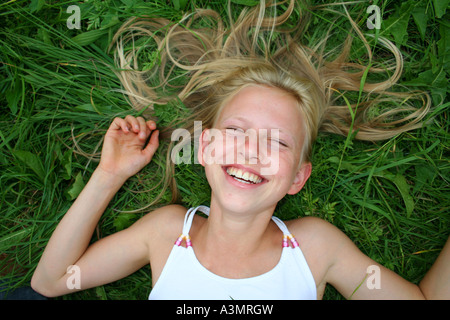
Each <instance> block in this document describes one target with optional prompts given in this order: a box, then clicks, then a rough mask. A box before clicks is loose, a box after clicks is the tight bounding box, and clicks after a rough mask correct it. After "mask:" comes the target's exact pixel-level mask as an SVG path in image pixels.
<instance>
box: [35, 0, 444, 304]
mask: <svg viewBox="0 0 450 320" xmlns="http://www.w3.org/2000/svg"><path fill="white" fill-rule="evenodd" d="M268 8H272V9H273V8H276V6H275V5H274V4H272V3H265V1H261V4H260V5H259V6H257V7H255V8H253V9H252V10H250V11H248V12H247V11H244V12H243V13H242V14H241V15H240V16H239V17H238V19H237V21H236V22H235V23H234V24H233V25H231V26H230V28H229V30H225V29H224V28H223V26H222V22H221V20H220V19H219V16H218V14H217V13H215V12H212V11H209V10H199V11H198V12H197V13H196V15H193V16H192V19H190V20H188V18H186V19H185V20H183V21H182V22H183V23H186V28H182V27H181V24H177V25H175V26H173V27H170V28H169V30H168V32H167V34H166V35H165V36H164V39H163V38H160V37H159V36H158V31H159V30H161V29H164V27H165V26H166V25H167V24H168V23H169V22H168V21H166V20H162V19H154V20H150V21H144V20H138V21H134V22H130V23H127V24H126V25H125V26H124V27H123V29H122V30H120V31H119V33H118V34H119V35H121V34H122V33H123V32H125V31H126V32H127V33H125V35H124V36H123V37H122V38H119V37H117V39H116V43H117V46H118V50H117V53H118V54H117V57H118V63H119V66H120V70H121V71H120V73H119V77H120V79H121V81H122V83H123V85H124V88H125V89H126V91H127V93H128V94H129V97H130V101H131V103H132V104H133V106H134V107H135V108H137V109H139V110H141V109H142V108H148V109H147V110H149V111H151V108H149V105H153V104H155V103H158V104H166V103H169V102H171V101H172V100H173V99H174V97H175V98H179V99H181V100H182V101H183V102H184V103H185V104H186V106H188V107H189V108H191V109H192V119H196V120H201V121H202V124H203V126H204V127H206V129H205V130H204V131H203V132H202V134H201V136H200V139H199V141H198V143H199V148H198V154H197V157H198V161H199V163H200V164H201V165H202V166H203V167H204V169H205V173H206V177H207V179H208V183H209V185H210V186H211V200H210V207H209V208H208V207H204V206H200V207H197V208H191V209H189V210H186V208H184V207H182V206H179V205H169V206H165V207H162V208H159V209H157V210H154V211H153V212H151V213H149V214H147V215H145V216H144V217H143V218H141V219H140V220H139V221H137V222H136V223H135V224H133V225H132V226H131V227H130V228H128V229H126V230H123V231H121V232H118V233H116V234H113V235H111V236H108V237H106V238H103V239H101V240H99V241H97V242H95V243H94V244H92V245H89V242H90V239H91V236H92V233H93V231H94V229H95V227H96V225H97V223H98V221H99V219H100V217H101V215H102V213H103V211H104V210H105V208H106V206H107V205H108V203H109V201H110V200H111V199H112V197H113V196H114V194H115V193H116V192H117V191H118V190H119V189H120V188H121V186H122V185H123V183H124V182H125V181H126V180H127V179H128V178H129V177H131V176H132V175H134V174H136V173H137V172H138V171H140V170H141V169H142V168H143V167H144V166H145V165H147V164H148V163H149V162H150V161H151V159H152V157H153V155H154V153H155V152H156V150H157V148H158V145H159V130H158V129H157V126H156V123H155V121H153V120H148V121H145V120H144V118H143V117H132V116H127V117H125V119H121V118H115V119H114V121H113V122H112V124H111V126H110V127H109V129H108V131H107V133H106V135H105V139H104V143H103V149H102V155H101V161H100V163H99V165H98V167H97V169H96V170H95V172H94V173H93V175H92V177H91V179H90V180H89V182H88V183H87V185H86V187H85V188H84V190H83V191H82V192H81V194H80V195H79V196H78V198H77V199H76V201H75V202H74V204H73V205H72V207H71V208H70V210H69V211H68V212H67V214H66V215H65V217H64V218H63V219H62V221H61V222H60V223H59V225H58V227H57V228H56V230H55V232H54V234H53V235H52V237H51V239H50V241H49V243H48V245H47V247H46V249H45V251H44V253H43V255H42V258H41V261H40V263H39V265H38V266H37V268H36V271H35V273H34V276H33V278H32V287H33V288H34V289H35V290H36V291H38V292H40V293H41V294H44V295H46V296H58V295H62V294H66V293H69V292H73V291H74V288H73V287H72V286H69V285H68V283H69V281H70V278H71V276H72V274H71V273H69V272H68V271H69V270H72V266H76V267H77V268H76V270H79V274H78V275H79V277H80V279H79V284H80V286H77V287H76V288H75V290H83V289H86V288H91V287H94V286H98V285H101V284H104V283H108V282H111V281H115V280H117V279H120V278H123V277H125V276H127V275H129V274H131V273H132V272H134V271H136V270H138V269H139V268H141V267H143V266H144V265H146V264H150V265H151V271H152V282H153V289H152V291H151V293H150V297H149V298H151V299H230V298H232V299H320V298H321V297H322V295H323V292H324V289H325V285H326V284H327V283H329V284H331V285H333V286H334V287H335V288H337V290H338V291H339V292H340V293H341V294H342V295H344V296H345V297H347V298H349V297H351V298H353V299H377V298H383V299H388V298H401V299H423V298H449V297H450V293H449V291H448V288H449V281H450V270H449V268H448V264H449V262H450V245H449V244H448V243H447V245H446V246H445V247H444V249H443V251H442V253H441V255H440V256H439V258H438V260H437V261H436V262H435V264H434V265H433V267H432V269H431V270H430V271H429V272H428V273H427V275H426V277H425V278H424V279H423V281H422V282H421V283H420V286H416V285H414V284H412V283H410V282H408V281H406V280H404V279H402V278H401V277H399V276H398V275H396V274H395V273H393V272H392V271H390V270H388V269H386V268H384V267H383V266H381V265H379V264H377V263H376V262H375V261H373V260H371V259H370V258H368V257H367V256H365V255H364V254H362V253H361V252H360V251H359V250H358V249H357V247H356V246H355V245H354V244H353V243H352V242H351V241H350V240H349V238H348V237H346V236H345V235H344V234H343V233H342V232H341V231H340V230H338V229H337V228H335V227H334V226H332V225H331V224H329V223H328V222H326V221H323V220H321V219H318V218H313V217H308V218H301V219H296V220H292V221H288V222H286V223H284V222H282V221H281V220H279V219H277V218H275V217H273V213H274V211H275V207H276V205H277V203H278V202H279V201H280V200H281V199H282V198H283V197H284V196H285V195H286V194H297V193H298V192H300V190H301V189H302V188H303V186H304V184H305V182H306V181H307V179H308V178H309V176H310V173H311V163H310V152H311V145H312V143H313V141H314V140H315V138H316V136H317V132H318V131H319V130H325V131H329V132H336V133H340V134H347V133H354V131H355V132H356V137H357V138H360V139H366V140H377V139H385V138H388V137H391V136H393V135H395V134H397V133H399V132H403V131H406V130H411V129H413V128H416V127H418V126H420V123H421V120H422V118H423V117H424V115H425V114H426V113H427V111H428V108H429V104H427V103H425V105H424V106H423V107H422V108H421V109H418V110H412V109H411V108H410V107H407V108H406V107H404V108H399V109H401V110H398V109H397V110H388V111H386V112H383V113H381V114H379V115H378V116H376V117H373V118H367V117H366V115H365V111H367V110H369V109H370V106H371V105H372V104H373V102H374V101H378V102H379V101H380V100H381V98H372V96H373V95H375V94H377V93H380V94H381V93H382V94H384V95H388V96H389V97H390V98H391V100H395V98H400V99H402V100H405V98H412V97H417V96H418V94H417V93H412V94H408V95H406V94H399V93H386V92H385V90H386V89H387V88H389V87H391V86H392V84H393V83H394V82H395V81H396V80H397V79H398V77H399V73H400V71H401V56H400V55H399V53H398V50H397V49H396V48H395V47H394V46H392V45H391V44H390V43H389V42H388V41H385V40H382V44H383V45H385V46H386V47H388V48H389V49H390V50H392V51H393V52H394V55H395V57H396V65H395V67H394V68H393V70H394V73H393V75H392V76H391V77H390V78H389V79H388V80H385V81H381V82H378V83H363V85H362V86H361V85H360V84H361V79H362V78H363V77H365V72H367V71H380V70H379V69H377V68H369V69H366V68H364V67H362V66H360V65H356V64H350V63H347V62H346V59H347V56H348V49H349V45H350V40H348V43H347V44H346V45H345V46H344V50H343V52H342V54H340V55H339V56H338V57H337V58H336V59H335V60H333V61H332V62H325V60H324V59H323V56H322V55H320V54H319V52H320V50H319V48H315V49H316V50H311V49H309V48H307V47H305V46H303V45H300V43H299V40H300V36H301V34H302V32H303V31H304V28H305V25H304V24H303V17H302V18H301V19H300V21H301V23H299V24H298V25H297V26H296V28H295V29H294V30H286V29H281V27H280V26H281V25H282V24H283V23H284V22H286V21H288V19H289V17H290V16H291V15H292V14H293V13H300V12H302V11H301V9H299V10H298V11H295V10H294V8H295V1H290V2H289V3H288V7H287V11H286V12H285V13H283V14H282V15H280V16H276V15H274V14H272V15H268V16H266V13H265V12H266V10H268ZM197 17H203V19H202V20H201V23H199V24H198V25H197V24H196V18H197ZM208 17H210V18H212V19H211V20H208ZM207 21H210V22H211V21H213V22H214V23H215V26H214V28H212V29H211V28H205V24H206V22H207ZM350 21H351V20H350ZM354 27H355V30H356V31H357V32H358V29H356V26H354ZM264 32H268V33H269V37H268V38H265V37H263V36H261V35H262V34H264ZM141 35H148V36H150V37H152V39H154V40H155V42H156V43H157V44H158V49H159V52H160V55H161V56H160V61H161V63H160V65H159V66H157V67H159V69H160V70H161V77H160V78H161V83H159V84H156V85H155V86H154V87H149V86H147V85H144V83H145V82H144V81H143V80H144V79H145V78H146V77H147V75H146V74H144V73H141V72H130V68H131V66H133V67H134V68H137V61H138V60H139V59H138V57H137V56H136V55H137V54H138V52H142V51H143V49H145V45H146V44H147V42H144V46H143V47H141V48H133V49H132V50H131V51H130V52H128V53H126V52H124V50H125V49H124V48H125V47H126V46H127V45H128V44H131V43H135V37H137V36H141ZM349 39H350V38H349ZM361 39H362V41H363V43H364V44H366V45H367V41H365V39H364V38H361ZM269 40H270V41H273V43H270V42H269ZM136 42H138V41H136ZM141 43H142V42H141ZM273 48H275V49H273ZM367 49H368V50H370V49H369V46H367ZM368 52H369V53H370V51H368ZM170 64H172V65H170ZM174 67H178V68H181V69H183V70H187V71H189V82H188V83H187V84H185V85H184V87H183V89H181V90H180V91H179V92H175V94H173V93H172V94H171V95H164V94H163V93H161V92H158V88H159V87H161V86H163V87H164V88H167V87H168V86H169V85H171V83H170V80H169V79H171V78H170V77H169V76H170V73H171V72H172V70H173V69H174ZM348 68H353V69H357V70H358V69H359V70H360V72H354V70H353V72H349V71H348V70H347V69H348ZM127 69H128V70H127ZM164 72H167V74H165V73H164ZM151 74H152V75H154V74H155V73H154V72H153V73H151ZM360 88H361V90H362V91H366V92H370V95H368V97H367V100H366V101H360V103H359V105H360V108H358V107H357V106H353V107H354V109H353V110H352V111H351V112H349V111H348V110H349V107H351V106H348V105H344V106H333V103H335V102H337V101H338V99H339V97H334V96H333V95H332V94H333V92H339V90H354V91H357V92H358V91H359V89H360ZM406 100H407V99H406ZM361 105H362V106H363V107H361ZM403 105H404V104H403ZM358 109H359V110H358ZM411 110H412V111H411ZM361 111H363V112H361ZM405 111H409V114H408V115H407V116H406V117H404V118H400V119H397V118H393V116H394V115H396V114H397V113H400V112H405ZM389 119H391V121H388V120H389ZM188 125H189V122H188ZM380 128H381V129H380ZM250 133H252V134H253V133H256V139H250ZM147 141H148V143H147ZM237 141H244V142H243V143H238V142H237ZM262 146H264V150H267V152H262V149H263V148H262ZM230 154H232V156H231V157H230V156H229V155H230ZM169 165H171V164H169ZM268 166H270V167H272V168H275V169H276V170H271V171H270V172H269V173H267V171H265V173H263V172H264V169H265V168H267V167H268ZM166 185H168V183H167V184H166ZM174 195H175V196H176V194H175V193H174ZM198 211H201V212H203V213H205V214H207V215H209V217H208V218H204V217H202V216H196V215H195V214H196V212H198ZM174 242H175V244H174ZM372 275H374V276H375V278H374V279H375V281H374V282H369V281H367V280H368V279H369V278H370V279H371V281H372V279H373V278H372Z"/></svg>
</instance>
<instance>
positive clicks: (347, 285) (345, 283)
mask: <svg viewBox="0 0 450 320" xmlns="http://www.w3.org/2000/svg"><path fill="white" fill-rule="evenodd" d="M299 221H300V222H299V223H298V225H297V226H296V228H297V229H294V228H292V229H293V231H295V232H296V233H295V234H299V235H301V234H306V236H305V240H304V241H305V248H304V250H303V248H302V251H304V253H305V257H306V258H307V260H308V264H310V267H312V271H314V269H316V270H319V271H317V272H316V273H315V274H314V276H315V280H316V283H317V284H318V285H321V284H325V283H329V284H331V285H332V286H333V287H335V288H336V289H337V290H338V291H339V292H340V293H341V294H342V295H343V296H344V297H345V298H347V299H370V300H374V299H450V289H449V288H450V267H449V266H450V240H448V241H447V244H446V245H445V247H444V249H443V250H442V252H441V254H440V255H439V257H438V259H437V260H436V262H435V263H434V265H433V266H432V268H431V269H430V270H429V272H428V273H427V274H426V276H425V277H424V279H423V280H422V282H421V283H420V285H419V286H417V285H415V284H413V283H411V282H409V281H407V280H405V279H403V278H402V277H400V276H399V275H397V274H396V273H395V272H393V271H391V270H389V269H387V268H385V267H383V266H382V265H380V264H378V263H377V262H375V261H374V260H372V259H370V258H369V257H367V256H366V255H364V254H363V253H362V252H361V251H360V250H359V249H358V248H357V246H356V245H355V244H354V243H353V242H352V241H351V240H350V239H349V238H348V237H347V236H346V235H345V234H344V233H343V232H342V231H340V230H339V229H338V228H336V227H335V226H333V225H332V224H330V223H328V222H326V221H324V220H322V219H319V218H312V217H308V218H302V219H300V220H299ZM308 234H309V235H308ZM300 239H301V238H300ZM299 243H300V242H299Z"/></svg>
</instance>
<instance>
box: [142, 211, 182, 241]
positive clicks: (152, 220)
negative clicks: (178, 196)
mask: <svg viewBox="0 0 450 320" xmlns="http://www.w3.org/2000/svg"><path fill="white" fill-rule="evenodd" d="M186 212H187V209H186V208H185V207H183V206H181V205H177V204H171V205H167V206H164V207H160V208H157V209H155V210H153V211H151V212H149V213H147V214H146V215H145V216H143V217H142V218H141V219H140V221H139V223H142V224H143V225H144V229H146V230H147V231H148V234H153V235H154V236H156V237H158V239H159V240H162V239H168V240H170V241H172V240H173V239H175V238H176V237H177V236H179V235H180V233H181V231H182V229H183V223H184V217H185V215H186Z"/></svg>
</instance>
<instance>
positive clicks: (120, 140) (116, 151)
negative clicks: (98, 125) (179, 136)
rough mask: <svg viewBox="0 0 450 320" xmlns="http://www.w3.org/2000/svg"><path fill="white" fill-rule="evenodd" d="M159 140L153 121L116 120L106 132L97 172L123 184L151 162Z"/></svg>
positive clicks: (140, 119) (129, 117) (139, 119)
mask: <svg viewBox="0 0 450 320" xmlns="http://www.w3.org/2000/svg"><path fill="white" fill-rule="evenodd" d="M152 132H153V134H152ZM150 134H152V135H151V138H150V141H149V142H148V144H147V146H145V142H146V141H147V138H148V137H149V136H150ZM158 136H159V131H158V130H156V123H155V122H154V121H147V122H146V121H145V120H144V118H142V117H137V118H135V117H133V116H126V117H125V119H122V118H115V119H114V121H113V122H112V123H111V125H110V127H109V129H108V131H107V132H106V135H105V139H104V142H103V148H102V155H101V159H100V164H99V166H98V168H97V169H98V170H101V171H103V172H105V173H107V174H109V175H111V176H112V177H114V178H115V179H118V181H120V182H122V183H123V182H125V181H126V180H127V179H128V178H129V177H131V176H133V175H135V174H136V173H138V172H139V171H140V170H141V169H142V168H143V167H144V166H146V165H147V164H148V163H149V162H150V161H151V159H152V157H153V155H154V153H155V151H156V149H157V148H158V146H159V141H158Z"/></svg>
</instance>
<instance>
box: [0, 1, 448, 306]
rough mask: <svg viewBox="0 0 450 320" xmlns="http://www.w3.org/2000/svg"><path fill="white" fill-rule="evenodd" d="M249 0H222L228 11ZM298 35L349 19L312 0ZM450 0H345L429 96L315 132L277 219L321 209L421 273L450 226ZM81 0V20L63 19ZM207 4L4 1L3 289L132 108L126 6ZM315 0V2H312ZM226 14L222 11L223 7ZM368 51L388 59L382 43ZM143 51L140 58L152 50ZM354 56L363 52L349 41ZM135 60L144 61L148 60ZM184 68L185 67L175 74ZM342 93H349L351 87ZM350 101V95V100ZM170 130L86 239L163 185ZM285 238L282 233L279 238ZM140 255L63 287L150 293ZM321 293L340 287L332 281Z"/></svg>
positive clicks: (178, 11) (195, 178)
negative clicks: (122, 43) (119, 60)
mask: <svg viewBox="0 0 450 320" xmlns="http://www.w3.org/2000/svg"><path fill="white" fill-rule="evenodd" d="M256 2H257V1H254V0H232V1H231V7H232V10H233V14H237V13H238V12H239V11H240V10H241V9H242V8H244V7H245V6H252V5H255V3H256ZM312 3H313V4H314V5H313V6H311V7H309V8H310V9H308V10H311V22H310V25H309V29H308V31H307V33H306V34H305V35H304V37H305V39H306V40H308V41H310V42H311V43H313V42H316V41H320V39H323V38H324V36H325V34H326V33H327V32H328V31H329V28H330V27H331V26H332V28H331V36H330V37H329V40H328V42H327V47H329V48H333V47H336V46H338V45H339V44H341V43H342V42H343V40H344V39H345V36H346V35H347V31H348V30H349V23H348V21H347V18H346V17H345V15H344V14H343V13H344V12H345V10H344V6H343V5H342V4H339V5H332V1H317V0H315V1H312ZM448 3H449V1H448V0H422V1H415V0H406V1H401V2H399V1H392V0H386V1H372V2H371V3H369V2H368V1H354V2H348V3H347V4H346V5H345V8H346V9H347V10H348V12H349V13H350V15H351V16H352V17H353V19H354V20H355V21H356V22H357V23H358V25H359V27H360V28H361V30H362V31H363V32H364V33H367V34H373V35H376V36H383V37H386V38H387V39H390V40H391V41H393V42H394V43H395V44H396V45H397V46H398V47H399V48H400V49H401V51H402V54H403V57H404V69H403V74H402V76H401V78H400V81H399V85H398V86H397V87H396V88H394V90H399V91H402V90H405V89H404V88H405V87H409V88H412V89H420V90H424V91H427V92H428V93H429V94H430V97H431V101H432V110H431V112H430V114H429V115H428V116H427V119H426V121H427V122H426V125H424V126H423V127H422V128H420V129H417V130H414V131H410V132H407V133H403V134H400V135H398V136H396V137H394V138H392V139H390V140H387V141H381V142H376V143H374V142H362V141H357V140H354V139H353V137H352V136H349V137H343V136H337V135H332V134H324V133H321V134H320V135H319V137H318V139H317V141H316V143H315V145H314V148H313V157H312V163H313V172H312V176H311V178H310V179H309V180H308V182H307V184H306V186H305V188H304V190H302V191H301V192H300V193H299V194H297V195H295V196H289V197H287V198H285V199H284V200H283V201H282V202H281V203H280V204H279V206H278V208H277V211H276V215H277V216H278V217H280V218H282V219H286V220H287V219H293V218H297V217H302V216H309V215H311V216H318V217H321V218H323V219H325V220H327V221H330V222H331V223H333V224H334V225H336V226H337V227H338V228H340V229H341V230H343V231H344V232H345V233H346V234H347V235H348V236H349V237H350V238H351V239H352V240H353V241H354V242H355V243H356V244H357V246H358V247H359V248H360V249H361V250H362V251H363V252H364V253H365V254H367V255H368V256H370V257H371V258H372V259H374V260H376V261H378V262H379V263H381V264H383V265H385V266H386V267H388V268H390V269H392V270H394V271H395V272H396V273H398V274H400V275H401V276H402V277H404V278H406V279H407V280H409V281H411V282H413V283H418V282H419V281H420V280H421V279H422V277H423V276H424V274H425V273H426V271H427V270H428V269H429V268H430V266H431V265H432V263H433V262H434V260H435V259H436V257H437V255H438V254H439V251H440V250H441V248H442V247H443V245H444V243H445V241H446V239H447V237H448V236H449V230H450V197H449V191H450V185H449V179H450V163H449V147H450V141H449V138H450V134H449V131H450V130H449V119H448V117H449V112H448V110H449V102H448V96H447V94H449V86H448V76H449V70H450V65H449V62H450V58H449V48H450V30H449V29H450V27H449V13H448V12H446V9H447V6H448ZM369 4H375V5H378V7H379V8H380V13H381V16H380V17H381V26H380V29H376V28H369V27H368V26H367V25H366V22H367V20H370V19H373V18H371V17H372V13H371V12H369V13H367V12H366V9H367V7H368V6H369ZM70 5H76V6H78V8H79V10H80V14H81V17H80V18H81V21H80V28H79V29H77V28H70V27H71V25H68V23H67V22H68V21H69V22H73V21H74V20H72V19H73V17H72V14H73V12H67V8H68V7H69V6H70ZM195 6H197V7H203V8H206V7H210V8H212V9H215V10H217V11H218V12H219V13H221V14H223V15H224V17H225V12H226V8H227V4H226V1H225V0H224V1H219V0H216V1H187V0H177V1H175V0H172V1H169V0H167V1H166V0H153V1H143V0H107V1H99V0H85V1H80V2H76V1H50V0H32V1H22V0H17V1H14V0H11V1H4V2H3V3H2V4H0V109H1V113H0V123H1V126H0V282H3V284H4V286H5V284H6V287H5V290H7V291H9V290H12V289H14V288H17V287H21V286H26V285H29V282H30V279H31V276H32V274H33V271H34V269H35V267H36V265H37V263H38V261H39V258H40V256H41V254H42V252H43V250H44V248H45V246H46V243H47V241H48V239H49V238H50V236H51V234H52V231H53V230H54V228H55V227H56V225H57V223H58V221H59V220H60V219H61V218H62V216H63V215H64V214H65V212H66V211H67V210H68V208H69V207H70V205H71V203H72V202H73V200H74V199H75V198H76V197H77V195H78V193H79V192H80V190H81V189H82V188H83V185H84V184H85V183H86V182H87V180H88V179H89V177H90V175H91V174H92V172H93V170H94V169H95V167H96V164H97V163H98V159H99V150H100V148H101V142H102V136H103V134H104V133H105V131H106V129H107V127H108V126H109V123H110V122H111V120H112V119H113V118H114V117H116V116H122V117H123V116H125V115H127V114H132V115H137V112H136V111H134V110H133V109H132V108H131V107H130V105H129V104H128V102H127V100H126V98H125V97H124V95H123V94H122V93H121V92H120V89H121V84H120V82H119V80H118V78H117V77H116V75H115V73H114V59H113V53H112V52H110V51H108V46H109V44H110V42H111V40H112V37H113V35H114V33H115V31H116V30H117V29H118V28H119V26H120V25H121V24H122V23H123V22H125V21H126V20H127V19H128V18H130V17H133V16H143V15H149V16H159V17H165V18H169V19H173V20H177V19H180V17H182V16H183V14H184V13H185V12H187V11H190V10H192V8H194V7H195ZM313 7H315V8H313ZM224 20H225V21H226V19H224ZM374 53H375V55H374V59H379V60H381V61H383V60H386V59H389V57H384V55H385V54H386V53H385V52H384V51H382V50H379V51H377V50H375V51H374ZM155 56H157V54H156V55H155V53H154V52H153V53H152V52H149V53H148V61H147V62H146V63H148V64H153V63H158V61H155ZM352 59H354V60H355V61H367V57H366V55H365V53H364V50H361V47H358V42H357V41H355V45H354V52H353V53H352ZM144 67H145V62H144ZM181 76H182V75H181ZM347 98H348V99H350V100H352V99H353V100H354V99H357V96H355V95H352V94H349V95H348V97H347ZM353 102H355V101H353ZM183 112H184V111H183V106H180V105H169V106H156V107H155V114H156V116H157V117H158V125H160V126H164V125H166V124H168V123H170V122H171V121H172V120H175V119H177V116H178V117H180V114H183ZM168 140H169V139H167V140H166V141H163V142H162V145H161V148H160V150H159V151H158V153H157V154H156V155H155V157H154V159H153V161H152V163H151V164H150V165H149V166H147V167H146V168H145V169H143V170H142V171H141V172H140V173H139V174H138V175H136V176H135V177H133V178H131V179H129V181H127V183H126V184H125V185H124V187H123V188H122V189H121V191H120V192H119V193H118V194H117V195H116V197H115V198H114V199H113V201H112V202H111V204H110V206H109V207H108V209H107V210H106V212H105V213H104V215H103V217H102V219H101V220H100V222H99V225H98V228H97V231H96V233H95V234H94V236H93V239H92V241H95V240H97V239H99V238H102V237H105V236H107V235H109V234H111V233H114V232H116V231H119V230H122V229H123V228H126V227H127V226H129V225H130V224H132V223H133V222H134V221H136V220H137V219H139V217H141V216H142V215H144V214H145V213H146V212H148V211H149V210H151V209H152V207H156V206H161V205H164V204H167V203H169V202H170V200H171V195H170V192H166V193H165V194H164V196H163V197H162V199H161V201H160V203H158V204H155V205H153V206H150V207H149V206H148V204H149V203H150V202H151V200H152V199H154V198H155V197H156V196H157V195H158V194H159V191H160V186H156V187H154V186H155V185H157V184H158V183H159V181H161V178H162V176H163V172H164V168H165V162H166V158H165V153H164V150H165V148H167V144H168ZM176 179H177V183H178V187H179V190H180V194H181V197H180V199H181V201H182V203H183V204H184V205H185V206H186V207H190V206H195V205H199V204H206V205H208V201H209V186H208V185H207V183H206V179H205V176H204V173H203V171H202V167H201V166H200V165H195V164H190V165H188V164H180V165H178V166H177V167H176ZM280 241H281V240H280ZM150 290H151V274H150V270H149V268H148V267H146V268H143V269H141V270H139V271H138V272H136V273H134V274H133V275H131V276H129V277H127V278H125V279H123V280H120V281H117V282H115V283H112V284H108V285H105V286H102V287H98V288H94V289H90V290H86V291H83V292H80V293H74V294H71V295H67V296H64V297H62V299H111V300H115V299H146V298H147V297H148V294H149V292H150ZM324 298H325V299H342V297H341V296H340V294H339V293H337V292H336V291H335V290H334V289H333V288H332V287H329V288H327V290H326V293H325V297H324Z"/></svg>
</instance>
